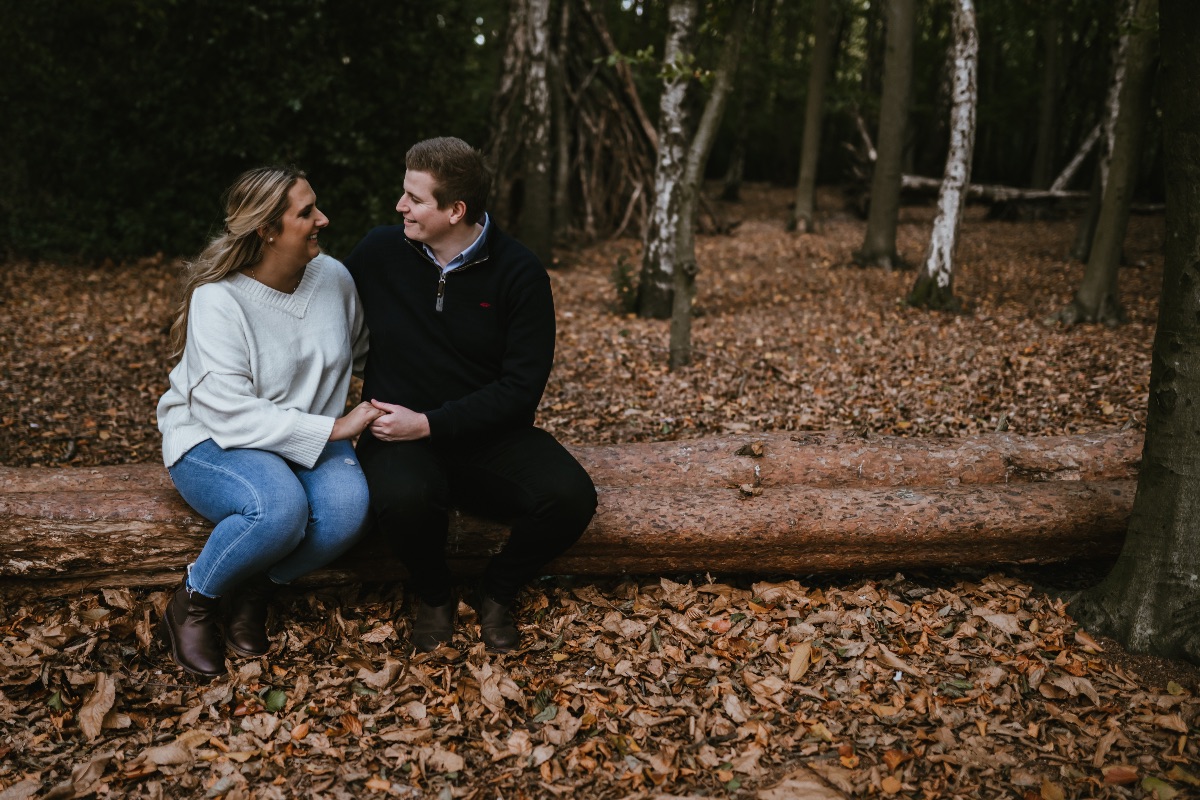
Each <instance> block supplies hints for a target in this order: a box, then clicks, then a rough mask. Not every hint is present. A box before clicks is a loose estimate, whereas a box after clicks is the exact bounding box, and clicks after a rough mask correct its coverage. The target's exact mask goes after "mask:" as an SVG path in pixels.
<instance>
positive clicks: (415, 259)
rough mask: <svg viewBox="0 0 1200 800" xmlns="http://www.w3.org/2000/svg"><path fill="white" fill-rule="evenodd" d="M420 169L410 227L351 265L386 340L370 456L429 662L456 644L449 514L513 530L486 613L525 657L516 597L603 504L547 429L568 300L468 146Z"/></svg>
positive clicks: (408, 198)
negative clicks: (558, 321) (560, 299)
mask: <svg viewBox="0 0 1200 800" xmlns="http://www.w3.org/2000/svg"><path fill="white" fill-rule="evenodd" d="M405 167H406V172H405V175H404V194H403V195H402V196H401V197H400V201H399V202H398V203H397V204H396V210H397V211H398V212H399V213H400V214H401V216H402V217H403V219H404V222H403V225H392V226H385V227H379V228H375V229H374V230H372V231H371V232H370V233H369V234H367V236H366V237H365V238H364V239H363V240H362V241H361V242H360V243H359V244H358V246H357V247H356V248H355V249H354V252H353V253H351V254H350V257H349V258H348V259H347V260H346V266H347V267H349V269H350V272H351V274H352V275H353V276H354V280H355V283H356V284H357V286H358V293H359V296H360V297H361V298H362V302H363V308H364V311H365V314H366V321H367V327H368V329H369V330H370V331H371V349H370V352H369V354H368V357H367V366H366V371H365V375H364V384H363V397H364V398H367V399H369V400H371V401H372V403H373V404H374V405H375V406H376V407H377V408H379V409H381V410H382V411H384V412H386V413H385V414H384V415H383V416H381V417H379V419H377V420H375V422H374V423H372V424H371V426H370V427H369V428H368V430H367V431H366V432H364V433H363V435H362V438H361V439H360V441H359V443H358V456H359V460H360V461H361V462H362V467H363V471H364V472H365V473H366V476H367V483H368V486H369V487H370V492H371V513H372V517H373V519H374V522H375V524H376V526H377V527H378V528H379V529H380V530H381V531H382V532H383V533H384V535H385V536H387V537H388V538H389V539H390V540H391V541H392V542H394V544H395V547H396V549H397V552H398V554H399V556H400V559H401V561H402V562H403V563H404V565H405V567H406V568H407V569H408V573H409V580H410V582H411V587H412V588H413V589H414V591H415V593H416V595H417V598H418V604H417V616H416V621H415V623H414V625H413V637H412V638H413V644H414V645H415V646H416V647H417V649H419V650H421V651H424V652H428V651H430V650H433V649H435V648H436V647H438V646H439V645H441V644H444V643H447V642H449V641H450V639H451V637H452V636H453V633H454V627H453V626H454V612H455V610H456V608H457V605H458V603H457V599H456V597H455V596H454V593H453V589H452V578H451V574H450V570H449V568H448V566H447V563H446V552H445V551H446V539H447V528H448V524H449V518H448V514H447V510H448V509H449V508H451V507H458V508H463V509H466V510H469V511H471V512H474V513H478V514H481V515H483V516H487V517H490V518H493V519H501V520H505V521H510V522H511V525H512V530H511V534H510V536H509V539H508V541H507V542H506V544H505V546H504V548H503V549H502V550H501V551H500V552H499V553H498V554H496V555H495V556H494V557H493V558H492V559H491V561H490V562H489V563H488V565H487V568H486V570H485V572H484V574H483V577H482V580H481V582H480V587H479V589H480V591H479V594H478V597H477V601H476V607H477V610H478V612H479V621H480V627H481V632H482V636H483V641H484V643H485V644H486V645H487V646H488V648H490V649H492V650H495V651H499V652H507V651H509V650H512V649H514V648H516V647H517V645H518V641H519V635H518V633H517V628H516V624H515V622H514V621H513V616H512V606H513V601H514V600H515V598H516V595H517V591H518V590H519V588H520V587H521V586H522V585H523V584H525V583H527V582H528V581H530V580H531V579H533V578H535V577H536V576H537V575H539V574H540V571H541V569H542V568H543V567H544V566H545V565H546V564H547V563H548V562H549V561H551V560H552V559H554V558H555V557H556V556H558V555H560V554H561V553H563V552H564V551H566V550H567V548H569V547H570V546H571V545H572V544H574V543H575V541H576V540H577V539H578V538H579V536H580V535H581V534H582V533H583V531H584V529H585V528H586V527H587V525H588V523H589V522H590V521H591V518H592V515H593V514H594V513H595V511H596V490H595V487H594V486H593V485H592V481H591V478H589V477H588V474H587V472H585V471H584V469H583V467H581V466H580V465H579V463H578V462H577V461H576V460H575V459H574V458H573V457H572V456H571V454H570V453H568V452H567V451H566V449H564V448H563V446H562V445H561V444H559V443H558V442H557V441H556V440H555V439H554V437H553V436H551V435H550V434H549V433H547V432H546V431H543V430H542V429H540V428H538V427H535V426H534V424H533V421H534V414H535V412H536V410H537V406H538V403H539V402H540V401H541V397H542V393H543V392H544V391H545V388H546V381H547V379H548V378H549V375H550V366H551V363H552V361H553V358H554V334H555V325H554V299H553V297H552V296H551V292H550V279H549V276H548V275H547V274H546V270H545V269H544V268H543V267H542V265H541V264H540V263H539V261H538V259H537V257H536V256H534V255H533V253H531V252H530V251H529V250H528V249H527V248H526V247H524V246H523V245H522V244H521V243H520V242H518V241H516V240H515V239H513V238H512V237H510V236H508V235H506V234H504V233H503V232H502V231H500V230H499V229H498V227H497V226H496V225H495V224H494V223H493V222H492V221H491V220H490V219H489V217H488V216H487V214H486V203H487V196H488V191H489V190H490V188H491V177H490V175H489V174H488V171H487V168H486V167H485V165H484V163H483V159H482V157H481V156H480V154H479V153H478V152H477V151H476V150H474V149H473V148H471V147H470V145H468V144H467V143H466V142H463V141H462V140H460V139H454V138H439V139H429V140H426V141H423V142H419V143H417V144H416V145H414V146H413V147H412V148H411V149H410V150H409V151H408V153H407V155H406V156H405Z"/></svg>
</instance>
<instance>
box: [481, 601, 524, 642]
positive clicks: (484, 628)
mask: <svg viewBox="0 0 1200 800" xmlns="http://www.w3.org/2000/svg"><path fill="white" fill-rule="evenodd" d="M479 632H480V634H481V636H482V637H483V643H484V644H485V645H487V649H488V650H492V651H494V652H497V653H507V652H510V651H512V650H516V649H517V645H518V644H520V642H521V634H520V633H519V632H518V631H517V623H516V622H515V621H513V615H512V608H510V607H509V606H506V605H504V604H503V603H501V602H498V601H496V600H493V599H492V598H490V597H488V596H487V595H481V596H480V598H479Z"/></svg>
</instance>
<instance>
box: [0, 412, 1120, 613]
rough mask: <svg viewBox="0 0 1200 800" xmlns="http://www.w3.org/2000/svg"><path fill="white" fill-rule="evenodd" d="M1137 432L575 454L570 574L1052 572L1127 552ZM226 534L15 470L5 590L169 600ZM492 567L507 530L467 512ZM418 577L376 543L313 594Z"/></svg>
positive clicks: (10, 473) (136, 487)
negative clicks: (581, 482)
mask: <svg viewBox="0 0 1200 800" xmlns="http://www.w3.org/2000/svg"><path fill="white" fill-rule="evenodd" d="M1141 448H1142V435H1141V434H1140V433H1139V432H1136V431H1123V432H1110V433H1099V434H1091V435H1078V436H1064V437H1039V438H1028V437H1021V436H1016V435H1012V434H993V435H987V436H975V437H968V438H962V439H932V440H931V439H906V438H899V437H884V436H873V437H871V438H868V439H864V438H860V437H858V436H856V435H853V434H827V433H821V434H815V433H793V434H789V433H773V434H762V435H757V436H755V435H742V436H733V437H720V438H712V439H698V440H693V441H677V442H659V443H646V444H627V445H606V446H594V447H574V448H571V450H572V452H574V453H575V455H576V456H577V457H578V458H579V460H580V462H581V463H582V464H583V465H584V466H585V467H586V468H587V470H588V472H589V473H590V474H591V475H592V478H593V480H594V481H595V482H596V485H597V488H598V490H599V495H600V509H599V511H598V512H597V514H596V518H595V519H594V520H593V522H592V524H591V526H590V527H589V528H588V530H587V532H586V533H585V534H584V536H583V538H582V539H581V540H580V541H579V542H578V543H577V544H576V546H575V547H574V548H572V549H571V550H570V551H569V552H568V553H567V554H566V555H564V556H563V557H561V558H559V559H558V560H557V561H555V562H554V563H553V564H551V565H550V567H549V568H548V570H547V571H548V572H549V573H556V574H579V575H585V574H618V573H678V572H705V571H713V572H759V573H762V572H767V573H772V572H776V573H779V572H782V573H793V574H806V573H817V572H821V573H831V572H854V571H890V570H897V569H912V568H930V567H954V566H993V565H1001V564H1012V563H1052V562H1056V561H1064V560H1069V559H1072V558H1078V557H1098V556H1106V555H1115V554H1116V553H1117V552H1118V551H1119V549H1120V545H1121V541H1122V538H1123V536H1124V532H1125V527H1126V525H1127V523H1128V520H1129V514H1130V511H1131V510H1132V507H1133V495H1134V491H1135V489H1136V476H1137V467H1138V462H1139V460H1140V457H1141ZM210 528H211V526H210V524H209V523H208V522H207V521H205V520H204V519H203V518H201V517H200V516H199V515H197V514H196V513H195V512H194V511H192V510H191V509H190V508H189V507H188V506H187V505H186V504H185V503H184V502H183V501H182V500H181V499H180V498H179V496H178V495H177V494H176V492H175V489H174V487H173V486H172V484H171V481H170V478H169V476H168V475H167V472H166V470H165V469H164V468H163V467H162V466H161V465H158V464H137V465H128V466H115V467H90V468H75V469H16V468H0V589H5V588H30V587H33V588H40V589H46V588H50V587H51V586H53V587H54V588H55V590H68V589H75V588H84V587H119V586H165V585H169V584H171V583H173V582H175V581H178V580H179V575H180V574H181V572H182V570H183V568H184V566H185V565H186V564H187V563H189V562H190V561H191V560H193V559H194V558H195V555H196V554H197V553H198V552H199V550H200V548H201V547H202V546H203V544H204V541H205V538H206V537H207V535H208V531H209V530H210ZM450 537H451V538H450V555H451V558H452V561H453V562H454V565H455V566H456V568H457V569H459V570H460V571H463V572H473V571H476V570H477V569H478V568H479V567H480V566H481V565H482V563H483V562H484V560H485V559H486V558H487V556H488V555H489V554H491V553H493V552H495V551H496V550H497V549H498V548H499V547H500V545H501V544H502V543H503V541H504V537H505V528H504V527H503V526H502V525H499V524H497V523H494V522H490V521H487V520H483V519H480V518H477V517H473V516H468V515H465V514H461V513H456V514H455V515H454V517H453V518H452V521H451V532H450ZM400 575H403V569H402V567H400V565H399V563H398V561H396V560H395V558H394V557H393V556H392V555H391V554H390V553H389V552H388V548H387V547H386V545H385V543H384V542H383V541H381V540H380V539H379V538H377V537H376V536H369V537H367V538H366V539H365V540H364V542H363V543H362V544H361V545H359V546H358V547H356V548H355V549H354V550H353V551H352V552H351V553H349V554H347V556H346V557H344V558H343V559H341V560H340V561H339V562H338V563H336V564H334V565H332V566H331V567H330V568H328V569H325V570H321V571H320V572H318V573H315V574H314V575H313V576H311V579H310V581H309V582H313V583H331V582H338V581H349V580H376V579H389V578H394V577H397V576H400Z"/></svg>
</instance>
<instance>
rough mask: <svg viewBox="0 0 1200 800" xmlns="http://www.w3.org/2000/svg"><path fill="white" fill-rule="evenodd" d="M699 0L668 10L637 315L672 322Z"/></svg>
mask: <svg viewBox="0 0 1200 800" xmlns="http://www.w3.org/2000/svg"><path fill="white" fill-rule="evenodd" d="M697 5H698V2H697V0H672V2H671V5H670V7H669V8H668V10H667V19H668V26H669V27H668V33H667V45H666V50H665V51H664V53H663V73H664V77H663V93H662V98H661V100H660V101H659V119H658V131H657V138H658V163H657V165H656V167H655V170H654V200H653V202H652V203H651V205H650V215H649V219H648V221H647V225H646V238H645V243H644V246H643V248H642V271H641V281H640V283H639V285H638V314H639V316H642V317H654V318H655V319H667V318H668V317H669V316H670V315H671V298H672V294H673V289H674V280H675V277H674V276H675V269H676V266H677V265H676V253H675V249H676V242H677V240H678V237H679V226H680V225H681V224H683V221H682V219H681V217H680V201H681V198H680V189H681V187H682V185H683V175H684V170H685V169H686V168H687V146H688V135H687V122H686V114H685V109H684V99H685V97H686V95H687V88H688V83H689V81H690V78H691V72H690V71H689V70H687V69H685V68H684V65H683V60H684V58H685V57H686V56H687V55H688V54H689V53H690V52H691V46H690V42H691V38H692V33H693V31H694V30H695V27H696V17H697Z"/></svg>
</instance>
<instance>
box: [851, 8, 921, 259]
mask: <svg viewBox="0 0 1200 800" xmlns="http://www.w3.org/2000/svg"><path fill="white" fill-rule="evenodd" d="M915 16H916V14H915V0H888V4H887V49H886V51H885V53H884V59H883V90H882V91H883V99H882V102H881V103H880V107H879V134H878V136H877V137H876V140H875V141H876V142H877V143H878V144H877V154H876V158H875V170H874V173H873V175H872V177H871V208H870V211H869V212H868V215H867V231H866V235H865V236H864V239H863V246H862V249H861V250H859V251H858V252H857V253H855V255H854V262H855V263H856V264H858V265H859V266H863V267H884V268H885V269H895V268H899V267H901V266H902V263H901V260H900V256H899V254H898V253H897V252H896V220H897V217H898V216H899V214H900V178H901V175H902V172H903V169H902V166H903V164H902V160H903V156H904V136H905V131H906V129H907V127H908V110H909V99H910V96H911V94H912V75H913V29H914V24H915Z"/></svg>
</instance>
